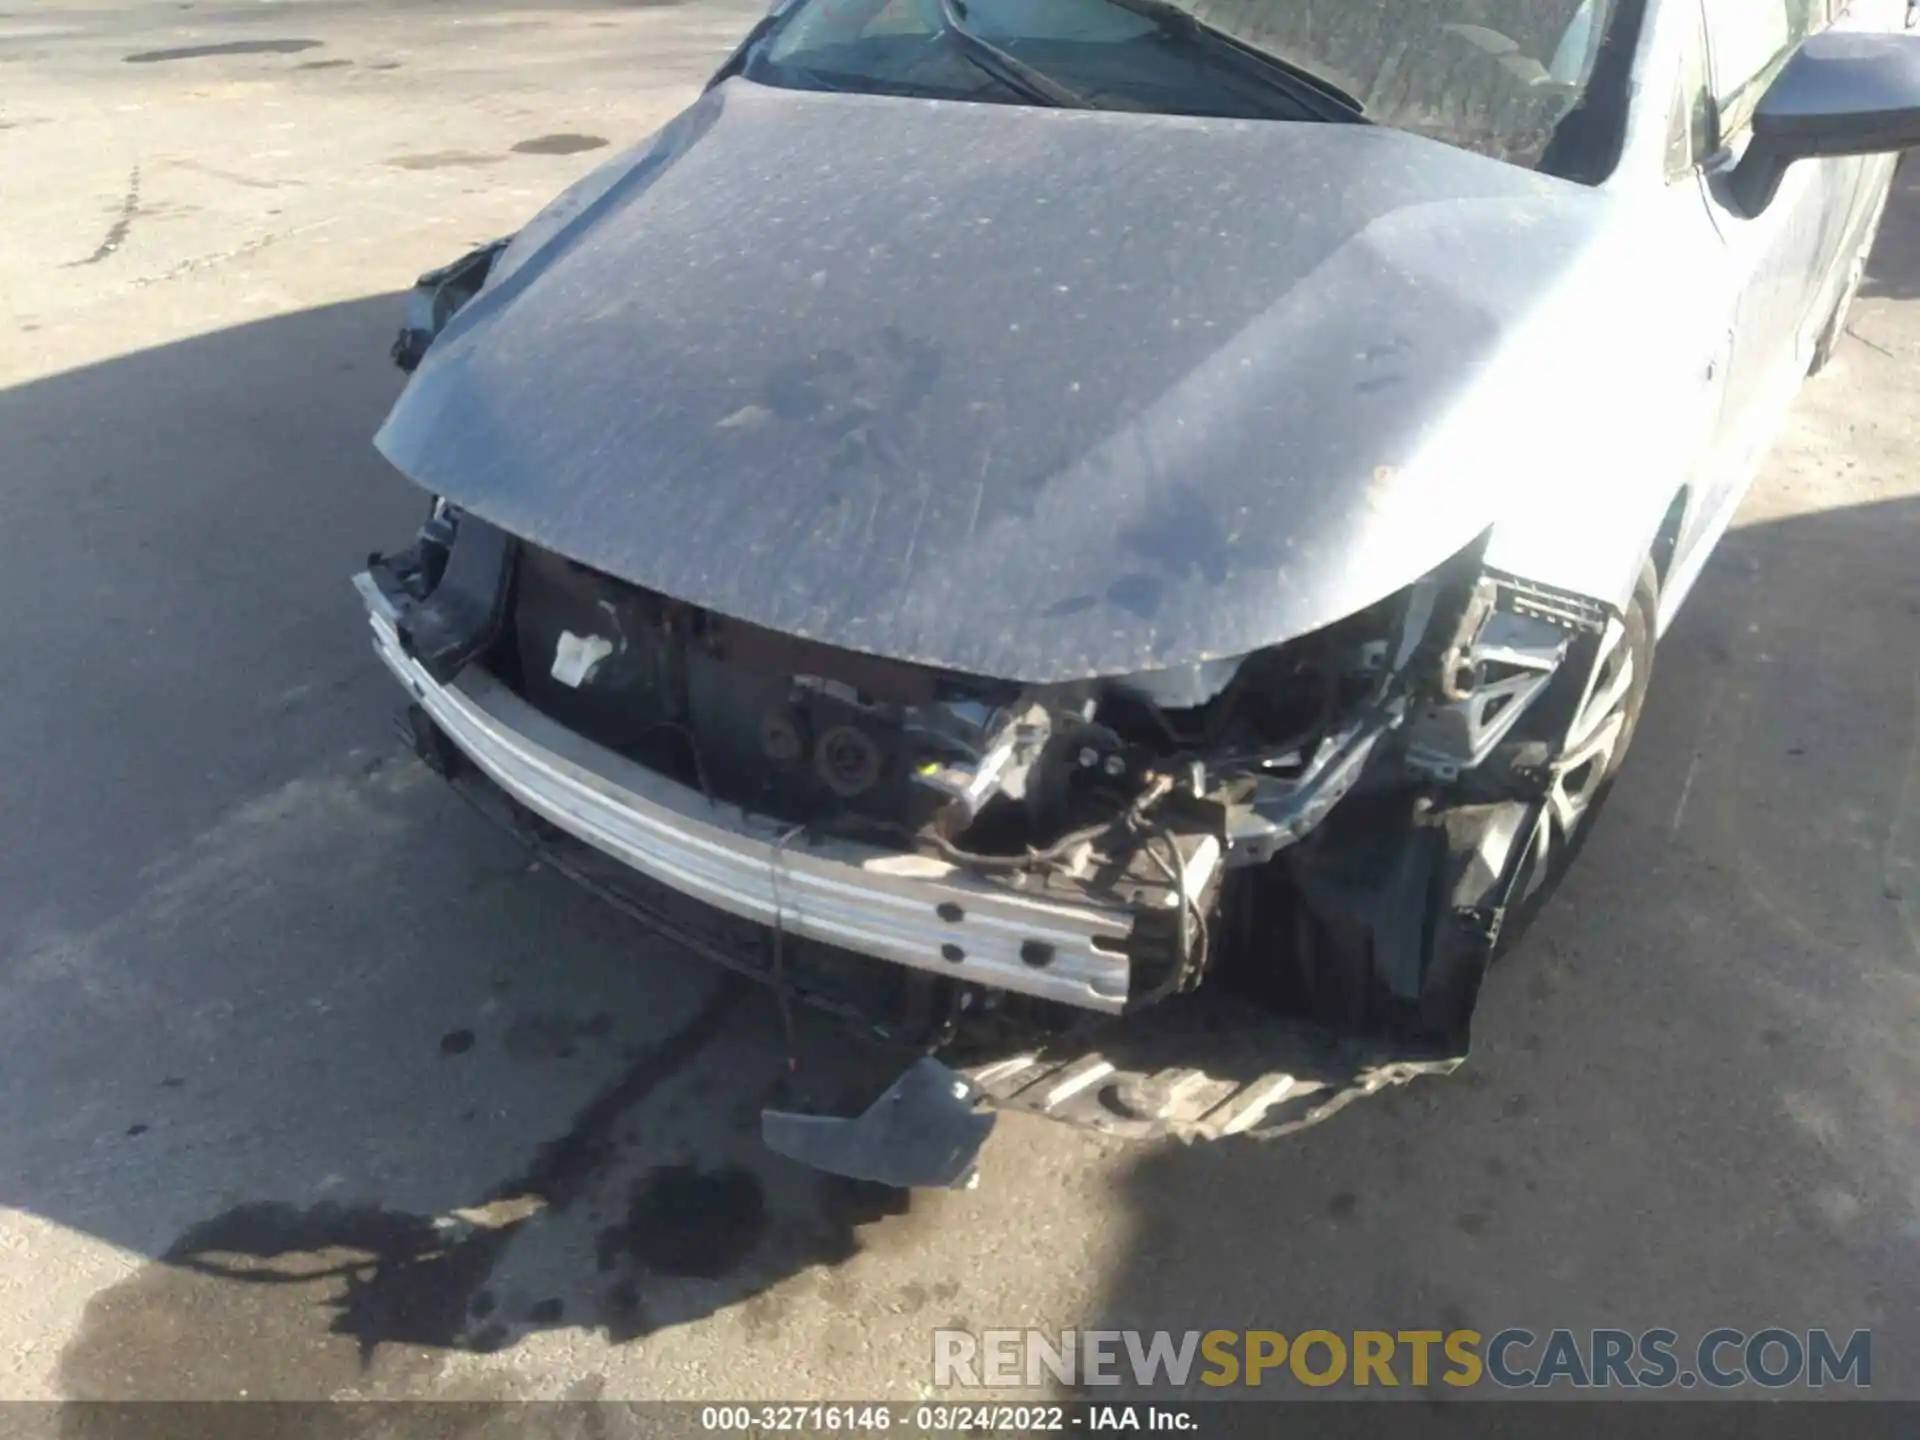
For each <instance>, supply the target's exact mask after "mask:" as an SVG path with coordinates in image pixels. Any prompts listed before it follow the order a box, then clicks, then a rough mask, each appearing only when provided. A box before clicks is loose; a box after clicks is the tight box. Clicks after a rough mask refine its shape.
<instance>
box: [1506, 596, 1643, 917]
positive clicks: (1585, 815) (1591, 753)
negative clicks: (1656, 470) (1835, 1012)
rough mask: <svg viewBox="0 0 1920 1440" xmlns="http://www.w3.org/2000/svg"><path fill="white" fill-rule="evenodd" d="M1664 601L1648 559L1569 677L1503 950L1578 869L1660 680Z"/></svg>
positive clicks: (1509, 905)
mask: <svg viewBox="0 0 1920 1440" xmlns="http://www.w3.org/2000/svg"><path fill="white" fill-rule="evenodd" d="M1658 604H1659V580H1658V578H1657V577H1656V576H1655V574H1654V569H1653V565H1652V563H1651V562H1648V563H1646V564H1645V565H1643V567H1642V569H1641V573H1640V580H1639V583H1638V584H1637V585H1636V586H1635V587H1634V592H1633V599H1632V601H1631V602H1630V603H1629V605H1628V606H1627V610H1626V613H1625V614H1624V615H1622V616H1621V617H1620V618H1618V619H1612V620H1609V621H1608V622H1607V628H1606V631H1605V633H1604V634H1602V636H1601V637H1600V644H1599V647H1598V649H1597V650H1596V652H1595V654H1594V658H1593V662H1592V664H1591V665H1590V666H1589V667H1587V669H1586V672H1585V674H1584V675H1580V676H1577V677H1572V676H1570V677H1568V678H1569V679H1570V680H1571V681H1572V682H1573V684H1574V685H1577V686H1578V689H1577V691H1576V690H1574V689H1572V688H1571V687H1570V688H1569V689H1568V690H1567V691H1566V692H1563V693H1564V696H1565V701H1564V702H1563V703H1569V704H1570V708H1571V710H1572V714H1573V719H1572V723H1571V724H1570V725H1569V726H1568V727H1567V728H1566V730H1565V732H1564V733H1565V734H1566V737H1567V738H1566V742H1565V744H1564V746H1563V747H1562V749H1561V751H1560V754H1559V755H1558V756H1557V757H1551V756H1549V757H1548V758H1547V759H1546V760H1545V764H1544V765H1543V766H1542V767H1541V768H1543V769H1544V771H1545V775H1546V803H1545V804H1544V805H1543V806H1542V807H1541V809H1540V813H1539V815H1538V817H1537V818H1536V820H1535V822H1534V827H1533V833H1532V836H1531V837H1530V838H1529V839H1528V840H1527V841H1526V842H1525V850H1524V851H1523V852H1522V854H1521V855H1520V856H1519V858H1518V861H1517V863H1518V865H1519V866H1520V873H1519V874H1518V876H1517V877H1516V879H1515V882H1514V886H1513V890H1512V892H1511V894H1510V896H1509V899H1508V903H1507V914H1508V919H1507V923H1506V925H1505V926H1504V927H1503V928H1502V931H1501V936H1500V948H1501V949H1502V950H1506V949H1508V948H1510V947H1511V946H1512V945H1513V944H1515V943H1517V942H1518V941H1519V939H1520V936H1521V935H1522V934H1523V933H1524V932H1525V930H1526V928H1527V926H1528V925H1529V924H1531V923H1532V921H1533V919H1534V917H1535V916H1536V915H1538V914H1539V913H1540V910H1541V908H1542V907H1543V906H1544V905H1545V904H1546V902H1547V900H1548V899H1549V897H1551V896H1552V894H1553V892H1554V890H1555V889H1557V888H1558V886H1559V884H1560V881H1561V880H1562V879H1563V878H1565V876H1566V873H1567V871H1568V870H1569V869H1571V868H1572V866H1573V862H1574V860H1575V858H1576V857H1578V855H1579V854H1580V851H1581V849H1582V847H1583V846H1585V844H1586V842H1587V837H1588V835H1589V834H1591V833H1592V830H1593V822H1594V821H1595V819H1597V818H1598V816H1599V814H1600V810H1601V808H1602V806H1604V805H1605V804H1606V800H1607V796H1608V794H1609V793H1610V792H1611V790H1612V789H1613V782H1614V779H1615V777H1616V776H1618V775H1619V773H1620V766H1621V764H1622V763H1623V762H1624V761H1625V760H1626V758H1627V748H1628V746H1630V745H1631V744H1632V743H1633V735H1634V731H1635V729H1636V728H1638V726H1639V723H1640V711H1641V708H1642V707H1643V706H1644V705H1645V704H1646V698H1647V685H1648V683H1649V682H1650V681H1651V680H1652V678H1653V652H1654V617H1655V614H1656V613H1657V607H1658ZM1549 708H1550V709H1553V710H1555V711H1557V713H1558V714H1560V715H1563V716H1564V715H1565V714H1566V713H1567V711H1566V710H1565V709H1560V708H1559V707H1549Z"/></svg>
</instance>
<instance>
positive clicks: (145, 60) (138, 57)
mask: <svg viewBox="0 0 1920 1440" xmlns="http://www.w3.org/2000/svg"><path fill="white" fill-rule="evenodd" d="M323 43H325V42H323V41H320V40H228V41H225V42H223V43H221V44H218V45H180V46H176V47H175V48H173V49H171V50H141V51H138V52H136V53H135V54H132V55H125V56H122V57H121V58H122V59H124V60H125V61H126V62H127V64H129V65H159V64H164V63H165V62H167V61H169V60H201V59H205V58H207V57H208V56H212V55H297V54H299V53H300V52H301V51H302V50H318V49H319V48H320V46H321V45H322V44H323Z"/></svg>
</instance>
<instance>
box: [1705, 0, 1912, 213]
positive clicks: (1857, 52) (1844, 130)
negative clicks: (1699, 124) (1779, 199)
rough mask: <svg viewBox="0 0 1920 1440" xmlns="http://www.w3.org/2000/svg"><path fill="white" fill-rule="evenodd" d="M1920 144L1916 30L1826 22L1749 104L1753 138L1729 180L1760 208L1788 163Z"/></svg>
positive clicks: (1746, 206) (1745, 206)
mask: <svg viewBox="0 0 1920 1440" xmlns="http://www.w3.org/2000/svg"><path fill="white" fill-rule="evenodd" d="M1914 146H1920V35H1888V34H1874V33H1870V32H1863V31H1852V30H1828V31H1825V32H1823V33H1821V34H1819V35H1815V36H1814V37H1813V38H1812V39H1810V40H1808V41H1807V43H1806V44H1804V45H1802V46H1801V47H1800V49H1799V50H1798V51H1796V52H1795V53H1794V56H1793V58H1792V59H1791V60H1789V61H1787V65H1786V68H1785V69H1784V70H1782V71H1781V72H1780V74H1779V76H1778V78H1776V79H1775V80H1774V82H1773V84H1772V85H1771V86H1769V87H1768V89H1767V93H1766V94H1765V95H1763V96H1761V97H1760V105H1759V108H1757V109H1756V110H1755V111H1754V112H1753V141H1752V143H1751V144H1749V145H1748V146H1747V153H1746V154H1745V155H1743V156H1741V157H1740V163H1739V164H1738V165H1736V166H1735V167H1734V170H1733V173H1732V175H1730V176H1729V177H1728V183H1729V184H1730V185H1731V187H1732V196H1733V200H1734V203H1735V204H1737V205H1738V206H1739V207H1740V208H1741V209H1742V210H1743V211H1745V212H1746V213H1747V214H1749V215H1758V214H1759V213H1760V212H1761V211H1762V210H1764V209H1766V208H1767V206H1768V205H1770V204H1772V203H1773V197H1774V195H1775V194H1776V193H1777V192H1778V191H1779V189H1780V181H1781V180H1782V179H1783V178H1784V177H1785V175H1786V173H1787V167H1788V166H1790V165H1792V164H1793V162H1794V161H1796V160H1810V159H1813V158H1815V157H1818V156H1832V155H1878V154H1884V153H1886V152H1888V151H1893V150H1907V149H1910V148H1913V147H1914Z"/></svg>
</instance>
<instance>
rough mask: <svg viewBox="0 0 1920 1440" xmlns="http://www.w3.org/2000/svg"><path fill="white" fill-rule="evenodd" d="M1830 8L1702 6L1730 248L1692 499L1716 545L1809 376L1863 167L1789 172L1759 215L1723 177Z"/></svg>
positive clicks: (1710, 174)
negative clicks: (1714, 394) (1721, 358)
mask: <svg viewBox="0 0 1920 1440" xmlns="http://www.w3.org/2000/svg"><path fill="white" fill-rule="evenodd" d="M1828 3H1829V0H1701V6H1702V15H1703V17H1704V20H1705V25H1706V44H1707V62H1708V74H1707V92H1706V94H1705V95H1704V96H1703V97H1702V103H1703V106H1704V108H1705V115H1706V120H1705V138H1704V143H1705V144H1706V146H1707V147H1708V153H1707V154H1705V155H1704V156H1703V157H1702V158H1701V160H1700V163H1699V166H1698V176H1699V184H1700V186H1701V189H1702V193H1703V195H1704V197H1705V200H1706V204H1707V208H1708V210H1709V212H1710V213H1711V215H1712V217H1713V221H1714V224H1715V225H1716V226H1717V227H1718V229H1719V232H1720V235H1721V238H1722V240H1723V242H1724V244H1725V264H1724V269H1723V275H1724V280H1725V283H1726V285H1727V287H1728V292H1729V293H1728V300H1729V306H1728V313H1729V314H1730V317H1731V318H1730V331H1729V335H1728V337H1727V345H1726V351H1725V364H1726V374H1725V377H1724V389H1723V392H1722V402H1721V406H1720V413H1719V417H1718V421H1717V423H1716V424H1715V427H1714V433H1713V436H1712V440H1711V442H1710V446H1709V453H1708V455H1707V456H1706V457H1704V460H1705V463H1704V464H1703V467H1702V474H1701V477H1700V482H1699V483H1700V484H1701V486H1702V489H1703V491H1704V492H1705V493H1702V494H1697V495H1696V496H1695V497H1694V506H1693V509H1694V512H1695V525H1694V526H1692V527H1690V529H1694V530H1695V531H1696V535H1694V536H1690V537H1689V538H1698V535H1697V531H1699V530H1710V531H1713V532H1715V533H1717V530H1718V528H1719V526H1720V525H1723V524H1724V523H1725V521H1726V519H1727V517H1728V515H1729V514H1730V512H1731V510H1732V508H1733V506H1734V505H1736V504H1737V503H1738V501H1739V498H1740V494H1741V492H1742V491H1744V490H1745V488H1746V485H1747V483H1748V481H1749V480H1750V479H1751V478H1752V475H1753V472H1754V469H1755V468H1756V466H1757V465H1758V463H1759V460H1760V457H1761V456H1762V454H1763V453H1764V452H1765V450H1766V449H1767V447H1768V446H1769V445H1770V444H1771V443H1772V441H1773V438H1774V436H1775V434H1776V432H1777V430H1778V427H1779V424H1780V421H1781V420H1782V419H1783V418H1784V416H1785V413H1786V410H1787V406H1788V405H1789V404H1790V402H1791V401H1792V399H1793V397H1794V395H1795V393H1796V392H1797V390H1798V389H1799V385H1800V382H1801V381H1802V379H1804V378H1805V376H1806V373H1807V367H1808V362H1809V360H1810V359H1811V356H1812V351H1813V343H1814V341H1815V339H1816V338H1817V337H1818V335H1819V333H1820V330H1821V327H1822V325H1823V324H1824V323H1825V320H1826V313H1827V312H1826V311H1824V310H1822V308H1821V305H1822V302H1823V300H1824V299H1825V298H1826V297H1827V296H1828V295H1829V294H1830V293H1831V291H1832V285H1831V283H1830V281H1831V278H1832V277H1833V275H1834V274H1835V273H1836V271H1837V270H1838V269H1840V268H1841V266H1842V264H1843V259H1842V248H1843V246H1844V243H1845V239H1846V234H1847V230H1848V224H1849V220H1850V217H1851V216H1852V215H1853V212H1854V207H1855V198H1856V194H1857V191H1858V189H1859V186H1860V181H1861V162H1860V161H1858V160H1855V159H1840V160H1806V161H1802V162H1800V163H1799V164H1797V165H1795V166H1793V167H1792V168H1791V169H1790V170H1789V171H1788V172H1787V176H1786V179H1785V181H1784V182H1783V183H1782V185H1781V186H1780V191H1779V194H1778V195H1777V196H1776V197H1775V198H1774V200H1773V203H1772V204H1770V205H1768V206H1767V208H1766V209H1765V210H1764V211H1762V212H1761V213H1760V214H1758V215H1752V216H1749V215H1747V214H1744V213H1743V212H1742V211H1741V210H1740V208H1739V207H1738V206H1737V205H1736V204H1735V203H1734V202H1733V200H1732V197H1731V192H1730V189H1729V186H1728V184H1727V177H1728V176H1729V175H1730V173H1731V172H1732V170H1733V168H1734V166H1735V165H1737V164H1738V163H1739V161H1740V157H1741V156H1742V155H1744V154H1745V153H1746V147H1747V146H1748V145H1749V144H1750V143H1752V139H1753V125H1752V120H1753V111H1754V108H1755V106H1756V105H1757V104H1758V103H1759V100H1760V97H1761V96H1762V95H1763V94H1764V93H1765V92H1766V88H1767V86H1768V85H1770V84H1771V83H1772V81H1773V80H1774V78H1775V77H1776V76H1777V75H1778V74H1779V73H1780V71H1781V69H1782V68H1783V67H1784V66H1785V64H1786V62H1787V60H1788V59H1789V58H1791V56H1792V54H1793V52H1794V50H1795V49H1797V48H1798V47H1799V45H1800V44H1801V43H1802V42H1803V41H1804V40H1805V39H1806V38H1807V36H1809V35H1811V34H1813V33H1815V32H1816V31H1818V30H1821V29H1824V28H1825V27H1826V25H1827V24H1828V21H1829V18H1830V17H1829V13H1828Z"/></svg>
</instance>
